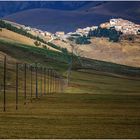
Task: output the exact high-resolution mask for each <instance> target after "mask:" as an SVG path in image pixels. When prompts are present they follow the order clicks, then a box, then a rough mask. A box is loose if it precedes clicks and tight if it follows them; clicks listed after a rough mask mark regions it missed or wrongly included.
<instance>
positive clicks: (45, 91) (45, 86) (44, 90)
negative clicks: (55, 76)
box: [44, 68, 46, 95]
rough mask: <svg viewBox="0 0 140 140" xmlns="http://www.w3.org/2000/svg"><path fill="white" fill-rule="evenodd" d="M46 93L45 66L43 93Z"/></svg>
mask: <svg viewBox="0 0 140 140" xmlns="http://www.w3.org/2000/svg"><path fill="white" fill-rule="evenodd" d="M45 94H46V68H44V95H45Z"/></svg>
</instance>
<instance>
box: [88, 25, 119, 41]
mask: <svg viewBox="0 0 140 140" xmlns="http://www.w3.org/2000/svg"><path fill="white" fill-rule="evenodd" d="M121 34H122V33H121V32H119V31H116V30H115V28H113V27H112V28H110V29H106V28H100V27H98V28H97V29H95V30H93V31H90V32H89V35H88V36H89V37H94V36H95V37H107V38H109V41H113V42H118V41H119V38H120V35H121Z"/></svg>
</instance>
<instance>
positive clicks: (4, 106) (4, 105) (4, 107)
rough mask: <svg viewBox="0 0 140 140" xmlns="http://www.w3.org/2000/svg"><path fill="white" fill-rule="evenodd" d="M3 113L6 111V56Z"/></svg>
mask: <svg viewBox="0 0 140 140" xmlns="http://www.w3.org/2000/svg"><path fill="white" fill-rule="evenodd" d="M3 94H4V96H3V111H4V112H5V111H6V56H4V77H3Z"/></svg>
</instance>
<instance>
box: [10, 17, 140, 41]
mask: <svg viewBox="0 0 140 140" xmlns="http://www.w3.org/2000/svg"><path fill="white" fill-rule="evenodd" d="M8 22H9V21H8ZM12 24H13V25H14V26H17V27H19V28H23V29H24V30H26V31H27V32H29V33H32V34H34V35H37V36H39V37H42V38H47V39H48V42H51V41H52V40H55V39H60V40H64V41H66V40H67V38H68V37H70V36H72V35H74V34H78V35H80V36H88V34H89V32H90V31H94V30H95V29H98V28H99V27H100V28H106V29H110V28H112V27H113V28H115V30H116V31H120V32H122V33H123V34H124V35H138V34H140V25H138V24H135V23H133V22H131V21H128V20H124V19H122V18H116V19H110V20H109V21H108V22H105V23H102V24H100V25H99V26H91V27H86V28H78V29H77V30H76V31H75V32H69V33H65V32H64V31H57V32H56V33H51V32H48V31H42V30H40V29H37V28H31V27H29V26H25V25H20V24H16V23H12Z"/></svg>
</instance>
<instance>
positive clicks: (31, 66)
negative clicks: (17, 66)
mask: <svg viewBox="0 0 140 140" xmlns="http://www.w3.org/2000/svg"><path fill="white" fill-rule="evenodd" d="M30 68H31V69H30V70H31V73H30V74H31V102H32V95H33V73H32V72H33V67H32V65H31V67H30Z"/></svg>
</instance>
